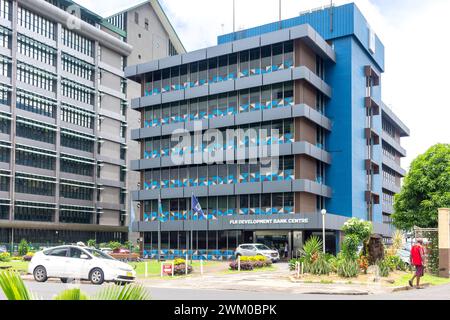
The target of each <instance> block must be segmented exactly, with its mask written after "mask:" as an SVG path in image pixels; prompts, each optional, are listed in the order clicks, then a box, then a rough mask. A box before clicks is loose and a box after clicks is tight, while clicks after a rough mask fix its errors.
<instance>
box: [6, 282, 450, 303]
mask: <svg viewBox="0 0 450 320" xmlns="http://www.w3.org/2000/svg"><path fill="white" fill-rule="evenodd" d="M26 283H27V286H28V288H29V289H30V290H31V291H32V292H33V293H34V294H36V295H37V296H38V297H40V298H41V299H45V300H48V299H52V298H53V296H54V295H55V294H56V293H58V292H61V291H63V290H65V289H68V288H69V287H71V286H68V285H66V284H63V283H57V282H47V283H37V282H32V281H27V282H26ZM102 287H104V285H103V286H94V285H90V284H81V285H80V288H81V290H82V291H83V292H85V293H87V294H88V295H94V294H95V293H96V292H97V291H98V290H100V289H101V288H102ZM147 287H148V290H149V291H150V294H151V296H152V299H153V300H179V301H182V300H197V301H201V300H203V301H205V300H207V301H209V300H223V301H227V300H259V301H261V300H416V299H419V300H450V285H443V286H437V287H431V288H427V289H423V290H411V291H403V292H397V293H378V294H369V295H330V294H323V293H322V294H310V293H309V294H308V293H299V292H292V291H286V292H283V291H265V292H262V291H256V292H255V291H249V290H214V289H195V288H191V289H185V288H183V289H181V288H162V287H154V286H147ZM4 298H5V297H4V296H3V294H2V293H0V300H3V299H4Z"/></svg>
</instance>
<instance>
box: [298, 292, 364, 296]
mask: <svg viewBox="0 0 450 320" xmlns="http://www.w3.org/2000/svg"><path fill="white" fill-rule="evenodd" d="M302 294H317V295H328V296H368V295H369V292H367V291H353V292H330V291H311V292H302Z"/></svg>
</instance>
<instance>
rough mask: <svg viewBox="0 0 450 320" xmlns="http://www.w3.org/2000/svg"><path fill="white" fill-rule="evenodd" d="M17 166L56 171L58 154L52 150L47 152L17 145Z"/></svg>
mask: <svg viewBox="0 0 450 320" xmlns="http://www.w3.org/2000/svg"><path fill="white" fill-rule="evenodd" d="M16 164H18V165H22V166H27V167H34V168H41V169H46V170H55V165H56V154H55V153H54V152H53V151H50V150H49V151H47V150H43V149H37V148H33V147H28V146H21V145H17V146H16Z"/></svg>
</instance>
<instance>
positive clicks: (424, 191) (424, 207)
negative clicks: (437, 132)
mask: <svg viewBox="0 0 450 320" xmlns="http://www.w3.org/2000/svg"><path fill="white" fill-rule="evenodd" d="M449 190H450V144H437V145H435V146H433V147H431V148H430V149H428V151H426V152H425V153H424V154H422V155H420V156H418V157H417V158H416V159H415V160H414V161H413V162H412V163H411V168H410V170H409V172H408V174H407V176H406V177H405V179H404V180H403V187H402V190H401V192H400V193H399V194H397V195H396V196H395V200H394V211H395V212H394V214H393V215H392V220H393V223H394V225H395V226H396V227H397V228H398V229H401V230H411V229H412V228H413V227H414V226H417V227H421V228H436V227H437V225H438V209H439V208H448V207H450V192H449Z"/></svg>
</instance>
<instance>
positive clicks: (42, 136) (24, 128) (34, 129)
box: [16, 117, 56, 144]
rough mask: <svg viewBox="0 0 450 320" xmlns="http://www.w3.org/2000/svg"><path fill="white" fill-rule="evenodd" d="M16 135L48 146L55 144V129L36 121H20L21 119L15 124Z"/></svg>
mask: <svg viewBox="0 0 450 320" xmlns="http://www.w3.org/2000/svg"><path fill="white" fill-rule="evenodd" d="M16 135H17V136H18V137H22V138H26V139H31V140H36V141H41V142H45V143H49V144H55V142H56V128H54V127H50V126H49V125H47V124H44V123H40V122H38V121H33V120H22V118H21V117H18V120H17V122H16Z"/></svg>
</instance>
